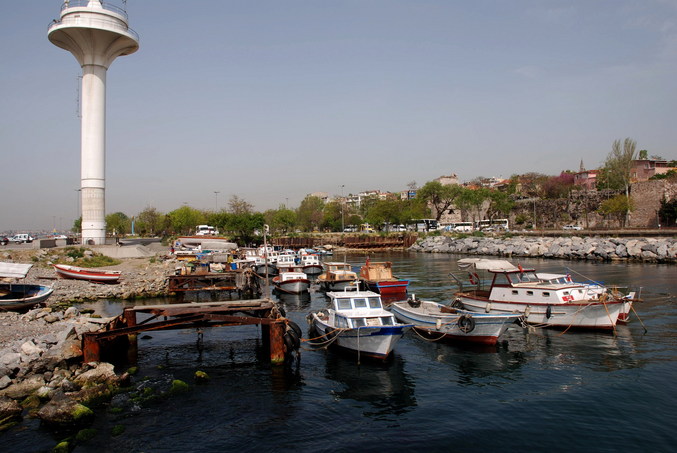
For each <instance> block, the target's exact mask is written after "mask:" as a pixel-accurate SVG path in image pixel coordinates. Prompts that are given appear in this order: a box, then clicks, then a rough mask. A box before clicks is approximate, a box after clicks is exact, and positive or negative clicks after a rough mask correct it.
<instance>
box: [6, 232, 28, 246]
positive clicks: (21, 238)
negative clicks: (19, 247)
mask: <svg viewBox="0 0 677 453" xmlns="http://www.w3.org/2000/svg"><path fill="white" fill-rule="evenodd" d="M33 239H34V238H33V236H31V235H30V234H28V233H19V234H15V235H14V236H12V237H11V238H9V242H16V243H17V244H22V243H24V242H33Z"/></svg>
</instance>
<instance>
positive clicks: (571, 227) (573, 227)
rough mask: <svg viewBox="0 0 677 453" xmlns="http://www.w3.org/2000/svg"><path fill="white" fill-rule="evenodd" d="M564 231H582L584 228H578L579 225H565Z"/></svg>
mask: <svg viewBox="0 0 677 453" xmlns="http://www.w3.org/2000/svg"><path fill="white" fill-rule="evenodd" d="M562 229H563V230H582V229H583V227H581V226H578V225H564V226H563V227H562Z"/></svg>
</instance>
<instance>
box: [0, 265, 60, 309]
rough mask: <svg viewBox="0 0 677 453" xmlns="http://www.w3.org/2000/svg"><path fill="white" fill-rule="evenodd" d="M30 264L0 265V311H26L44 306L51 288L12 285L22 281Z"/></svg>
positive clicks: (51, 291)
mask: <svg viewBox="0 0 677 453" xmlns="http://www.w3.org/2000/svg"><path fill="white" fill-rule="evenodd" d="M31 267H33V265H32V264H21V263H0V311H28V310H30V309H31V308H34V307H38V306H41V305H44V304H45V301H46V300H47V299H48V298H49V296H51V295H52V293H53V292H54V289H53V288H52V287H51V286H45V285H35V284H26V283H14V281H15V280H17V279H24V278H26V275H28V271H29V270H30V269H31Z"/></svg>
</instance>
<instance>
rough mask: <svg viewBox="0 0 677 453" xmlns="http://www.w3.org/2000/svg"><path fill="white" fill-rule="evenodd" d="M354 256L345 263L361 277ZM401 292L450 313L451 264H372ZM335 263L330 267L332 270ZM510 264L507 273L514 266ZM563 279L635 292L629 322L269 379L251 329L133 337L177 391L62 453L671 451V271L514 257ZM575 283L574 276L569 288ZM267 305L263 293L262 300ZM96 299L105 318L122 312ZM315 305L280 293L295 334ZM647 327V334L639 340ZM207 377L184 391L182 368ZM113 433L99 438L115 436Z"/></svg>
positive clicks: (111, 421) (23, 428)
mask: <svg viewBox="0 0 677 453" xmlns="http://www.w3.org/2000/svg"><path fill="white" fill-rule="evenodd" d="M366 256H367V255H365V254H348V255H346V256H345V259H346V261H348V262H349V263H351V264H353V265H359V264H363V263H364V261H365V259H366ZM370 258H371V260H372V261H384V260H387V261H392V262H393V269H394V272H395V273H396V275H397V276H399V277H401V278H406V279H409V280H411V284H410V287H409V293H410V294H411V293H415V294H416V297H418V298H420V299H427V300H434V301H438V302H450V300H451V298H452V286H451V279H450V278H449V276H448V274H449V272H450V271H452V270H454V269H455V262H456V260H457V259H458V258H460V256H454V255H446V254H416V253H408V252H402V253H396V252H393V253H372V254H370ZM331 259H332V260H334V261H340V260H343V259H344V256H343V255H340V256H334V257H331ZM513 262H514V263H517V262H518V260H517V259H514V260H513ZM519 262H520V264H522V266H524V267H531V266H533V267H535V268H537V270H539V271H543V272H556V273H566V272H571V273H572V276H573V277H574V279H575V280H579V281H582V280H585V279H593V280H597V281H601V282H604V283H605V284H607V285H617V286H621V287H625V286H629V287H631V288H640V287H641V298H642V299H643V302H641V303H637V304H636V311H637V313H638V314H639V317H640V318H641V322H640V319H638V318H637V316H635V315H634V314H633V315H632V317H631V321H630V323H629V324H628V325H619V326H618V327H617V329H616V332H615V334H614V333H594V332H580V331H579V332H572V331H567V332H562V331H558V330H546V329H523V328H521V327H519V326H517V325H515V326H514V327H511V328H510V329H509V330H508V332H507V333H506V334H505V335H504V336H503V337H502V338H501V340H500V341H499V344H498V345H497V346H496V347H488V348H487V347H483V348H477V347H470V348H469V347H465V346H460V345H454V344H448V343H440V342H434V341H429V340H426V339H423V338H420V337H419V336H417V335H416V334H415V333H414V332H409V333H407V335H405V337H404V338H403V339H402V340H401V341H400V342H399V343H398V344H397V346H396V348H395V353H394V356H393V357H392V358H391V359H390V360H388V361H386V362H385V363H374V362H368V361H364V360H362V361H361V363H360V364H358V363H357V358H356V357H355V356H346V355H342V354H337V353H335V352H334V351H332V350H329V351H327V350H312V349H310V348H309V347H308V345H307V344H305V343H304V345H303V346H302V350H301V353H300V356H299V358H298V360H295V361H294V362H293V363H292V364H290V365H288V366H286V367H277V368H276V367H271V366H270V364H269V362H268V361H267V360H266V359H265V357H264V358H263V359H262V358H261V357H260V356H258V357H257V351H258V350H259V349H260V346H261V345H260V342H261V341H260V338H261V332H260V329H259V328H258V327H254V326H246V327H222V328H211V329H206V330H205V331H204V334H203V342H202V348H198V346H197V344H198V342H197V335H198V334H197V333H196V332H195V331H194V330H179V331H166V332H149V333H147V335H140V337H139V364H138V366H139V374H138V375H137V376H135V380H136V382H137V383H138V382H141V381H142V380H146V381H148V382H152V381H154V380H161V379H182V380H184V381H185V382H187V383H189V384H190V386H191V388H190V390H189V391H187V392H185V393H182V394H177V395H174V396H172V397H169V398H163V399H158V400H157V401H152V402H150V403H148V404H144V405H141V406H139V407H137V408H135V410H133V411H124V412H122V413H114V412H113V411H110V410H109V408H107V407H102V408H100V409H98V410H97V417H96V421H95V424H94V426H93V428H95V429H96V430H97V431H96V435H94V437H93V438H92V439H90V440H88V441H86V442H83V443H80V444H78V446H77V447H76V449H75V451H82V452H85V451H97V452H108V451H110V452H167V451H192V452H211V451H214V452H217V451H218V452H224V451H238V452H243V451H295V452H313V453H317V452H343V451H360V452H362V451H411V450H424V451H428V452H437V451H440V452H443V451H463V452H496V451H530V450H531V451H548V452H571V451H590V452H619V451H628V452H630V451H632V452H636V451H653V452H662V451H665V452H668V451H674V449H675V443H676V442H677V433H676V432H675V426H677V392H675V391H674V387H673V385H674V381H673V379H675V378H676V377H677V347H676V346H677V309H676V302H677V297H676V296H675V294H676V293H677V291H676V289H677V269H676V268H675V267H674V266H670V265H660V264H634V263H601V262H594V263H593V262H582V261H581V262H578V261H577V262H570V261H561V260H537V259H520V260H519ZM577 273H579V274H580V275H578V274H577ZM273 297H276V296H273ZM158 302H160V303H165V302H166V301H164V300H163V301H158V300H149V301H136V302H127V301H126V302H121V301H103V302H96V303H94V304H91V305H92V306H94V307H95V308H96V309H97V311H99V312H105V313H106V314H109V315H117V314H119V313H120V312H121V310H122V308H123V307H124V306H125V305H135V304H136V305H139V304H155V303H158ZM327 302H328V299H326V298H325V297H324V295H323V294H322V293H320V292H316V291H314V292H312V293H311V294H310V296H307V297H298V296H287V297H285V298H284V299H283V300H282V303H283V304H284V307H285V309H286V312H287V316H288V317H289V318H290V319H292V320H293V321H295V322H296V323H297V324H299V325H300V326H301V327H302V329H303V330H304V337H308V329H307V323H306V321H305V317H306V314H307V313H308V312H309V311H311V310H315V309H320V308H324V307H326V306H327ZM643 326H645V327H646V330H647V331H646V332H645V329H644V327H643ZM197 370H201V371H204V372H206V373H207V374H208V375H209V376H210V380H209V381H208V383H206V384H202V385H196V384H195V383H194V381H193V376H194V373H195V371H197ZM116 425H122V426H123V427H124V432H123V433H122V434H120V435H117V436H113V434H112V431H113V427H114V426H116ZM63 435H64V434H63V433H56V432H53V431H50V430H48V429H46V428H44V427H41V426H40V424H39V422H38V421H36V420H26V421H24V423H22V424H21V425H19V426H17V427H15V428H12V429H11V430H10V431H8V432H5V433H3V434H0V445H3V450H4V451H14V452H33V451H35V452H38V451H49V450H50V449H51V448H52V447H53V446H54V445H55V444H56V442H57V441H58V440H61V437H60V436H63Z"/></svg>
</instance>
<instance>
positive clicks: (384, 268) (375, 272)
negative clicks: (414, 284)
mask: <svg viewBox="0 0 677 453" xmlns="http://www.w3.org/2000/svg"><path fill="white" fill-rule="evenodd" d="M360 280H361V281H362V283H364V284H365V285H366V287H367V288H368V289H369V290H370V291H374V292H377V293H379V294H382V295H384V296H404V295H405V294H406V293H407V286H409V280H403V279H401V278H397V277H395V276H393V264H392V263H391V262H390V261H384V262H372V261H371V260H369V258H367V262H366V263H365V264H364V266H362V267H361V268H360ZM403 298H404V297H403Z"/></svg>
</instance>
